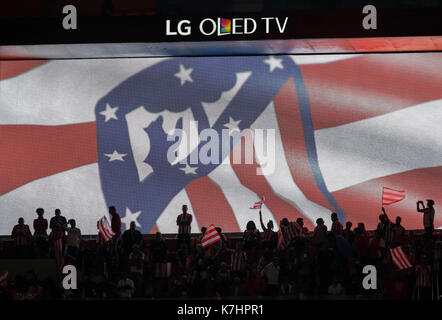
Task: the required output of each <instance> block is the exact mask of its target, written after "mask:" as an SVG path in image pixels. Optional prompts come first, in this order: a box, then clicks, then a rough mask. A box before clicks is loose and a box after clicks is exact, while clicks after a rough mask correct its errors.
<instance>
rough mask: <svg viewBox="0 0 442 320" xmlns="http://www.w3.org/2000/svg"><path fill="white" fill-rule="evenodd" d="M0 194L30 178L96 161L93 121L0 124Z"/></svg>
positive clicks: (27, 181)
mask: <svg viewBox="0 0 442 320" xmlns="http://www.w3.org/2000/svg"><path fill="white" fill-rule="evenodd" d="M0 137H1V139H0V150H2V153H3V155H2V160H1V161H2V165H1V166H0V176H1V177H2V183H0V195H1V194H5V193H7V192H9V191H11V190H13V189H15V188H18V187H20V186H22V185H24V184H26V183H29V182H31V181H33V180H36V179H40V178H44V177H47V176H50V175H53V174H56V173H59V172H63V171H66V170H70V169H74V168H77V167H80V166H84V165H87V164H91V163H95V162H97V161H98V154H97V137H96V125H95V122H87V123H79V124H72V125H62V126H37V125H1V126H0Z"/></svg>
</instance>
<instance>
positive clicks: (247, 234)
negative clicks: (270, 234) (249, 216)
mask: <svg viewBox="0 0 442 320" xmlns="http://www.w3.org/2000/svg"><path fill="white" fill-rule="evenodd" d="M243 241H244V250H246V251H248V250H251V249H255V248H257V247H258V246H259V231H258V229H257V228H256V225H255V222H253V221H252V220H250V221H249V222H247V225H246V230H245V231H244V234H243Z"/></svg>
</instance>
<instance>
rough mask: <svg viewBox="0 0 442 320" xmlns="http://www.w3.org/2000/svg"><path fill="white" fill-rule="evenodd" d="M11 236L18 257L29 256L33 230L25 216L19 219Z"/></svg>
mask: <svg viewBox="0 0 442 320" xmlns="http://www.w3.org/2000/svg"><path fill="white" fill-rule="evenodd" d="M11 237H12V239H13V240H14V245H15V254H16V257H17V258H24V257H28V256H29V245H30V242H31V240H32V234H31V230H30V229H29V226H28V225H27V224H25V220H24V219H23V218H19V219H18V224H16V225H15V226H14V228H13V229H12V233H11Z"/></svg>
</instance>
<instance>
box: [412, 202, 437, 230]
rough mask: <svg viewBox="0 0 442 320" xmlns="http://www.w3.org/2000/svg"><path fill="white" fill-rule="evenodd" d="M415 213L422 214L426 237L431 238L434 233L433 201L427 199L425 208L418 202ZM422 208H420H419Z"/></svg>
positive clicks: (422, 203)
mask: <svg viewBox="0 0 442 320" xmlns="http://www.w3.org/2000/svg"><path fill="white" fill-rule="evenodd" d="M416 205H417V212H422V213H423V218H424V228H425V232H426V234H427V235H429V236H432V234H433V231H434V213H435V211H434V201H433V200H431V199H427V207H426V208H425V206H424V202H423V201H421V200H419V201H418V202H417V203H416ZM420 205H421V206H422V208H421V207H420Z"/></svg>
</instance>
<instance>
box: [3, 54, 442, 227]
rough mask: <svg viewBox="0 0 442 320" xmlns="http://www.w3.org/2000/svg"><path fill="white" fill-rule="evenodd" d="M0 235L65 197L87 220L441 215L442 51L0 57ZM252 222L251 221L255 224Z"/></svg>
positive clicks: (234, 222)
mask: <svg viewBox="0 0 442 320" xmlns="http://www.w3.org/2000/svg"><path fill="white" fill-rule="evenodd" d="M0 79H1V80H0V154H1V156H0V215H1V223H0V234H2V235H6V234H10V232H11V230H12V228H13V226H14V225H15V224H16V223H17V220H18V218H19V217H24V219H25V223H27V224H29V225H30V226H31V229H32V221H33V219H35V218H36V217H37V215H36V213H35V210H36V209H37V208H39V207H41V208H44V209H45V217H46V218H50V217H52V216H53V215H54V210H55V209H56V208H60V209H61V212H62V215H64V216H65V217H67V218H74V219H76V221H77V225H78V227H79V228H80V229H81V230H82V232H83V234H96V233H97V220H99V219H100V218H101V217H103V216H104V215H107V214H108V209H107V207H108V206H111V205H113V206H115V207H116V209H117V211H118V212H119V214H120V215H121V218H122V222H123V229H124V228H128V227H129V224H130V222H132V221H134V222H135V223H136V226H137V227H138V228H139V230H141V231H142V232H143V233H152V232H155V231H160V232H163V233H176V232H177V226H176V217H177V215H178V214H180V213H181V206H182V205H183V204H186V205H187V206H188V207H189V212H190V213H191V214H192V215H193V217H194V219H193V222H192V232H199V231H200V228H201V227H203V226H206V227H207V226H209V225H211V224H214V225H215V226H219V227H222V229H223V231H224V232H239V231H244V230H245V228H246V224H247V222H248V221H250V220H253V221H255V223H256V225H258V226H259V213H258V211H259V210H256V209H250V208H251V207H253V206H254V204H255V202H259V201H260V199H261V198H262V197H263V196H264V197H265V202H264V205H263V207H262V214H263V220H264V223H266V222H267V221H268V220H273V222H274V225H275V227H276V229H278V227H277V226H278V225H279V222H280V220H281V219H282V218H285V217H286V218H288V219H289V220H290V221H294V220H296V218H298V217H303V218H304V221H305V224H306V226H307V227H308V228H309V229H310V230H312V229H313V227H314V226H315V225H316V219H318V218H323V219H324V221H325V222H326V225H328V226H330V225H331V219H330V213H331V212H336V213H337V214H338V216H339V219H340V220H341V222H345V221H351V222H353V225H356V224H357V223H358V222H364V223H365V225H366V228H367V229H374V228H376V225H377V222H378V216H379V214H380V213H381V208H382V190H383V187H388V188H391V189H394V190H400V191H404V194H405V198H404V199H402V200H401V201H398V202H395V203H392V204H390V205H385V209H386V212H387V214H388V216H389V218H390V219H391V220H394V219H395V218H396V217H397V216H401V217H402V224H403V225H404V226H405V227H406V228H408V229H422V228H423V225H422V214H421V213H418V212H417V211H416V202H417V201H418V200H423V201H425V202H426V200H427V199H432V200H434V201H435V210H436V216H435V227H436V228H438V227H440V226H442V206H441V205H442V167H441V165H442V53H397V54H368V55H339V56H337V55H304V56H302V55H298V56H288V55H286V56H280V55H275V56H239V57H230V56H229V57H227V56H226V57H194V58H189V57H187V58H168V59H163V58H161V59H157V58H155V59H154V58H126V59H83V60H53V61H39V60H26V61H25V60H21V61H18V60H17V61H2V62H0ZM259 228H260V227H259Z"/></svg>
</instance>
